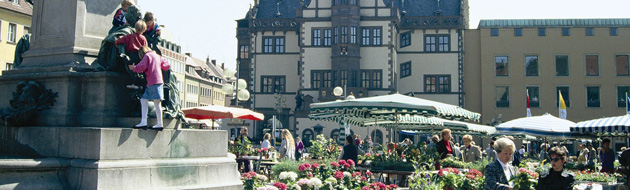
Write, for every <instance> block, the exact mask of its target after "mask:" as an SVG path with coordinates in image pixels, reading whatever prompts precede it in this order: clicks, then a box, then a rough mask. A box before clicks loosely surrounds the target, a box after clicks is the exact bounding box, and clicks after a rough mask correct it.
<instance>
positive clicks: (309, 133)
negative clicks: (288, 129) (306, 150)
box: [302, 129, 315, 145]
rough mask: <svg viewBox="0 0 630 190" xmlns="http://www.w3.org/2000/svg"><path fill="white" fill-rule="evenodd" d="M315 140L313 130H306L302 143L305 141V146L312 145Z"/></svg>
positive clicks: (303, 133)
mask: <svg viewBox="0 0 630 190" xmlns="http://www.w3.org/2000/svg"><path fill="white" fill-rule="evenodd" d="M313 139H315V135H314V133H313V130H311V129H305V130H304V131H302V141H304V145H310V144H311V140H313Z"/></svg>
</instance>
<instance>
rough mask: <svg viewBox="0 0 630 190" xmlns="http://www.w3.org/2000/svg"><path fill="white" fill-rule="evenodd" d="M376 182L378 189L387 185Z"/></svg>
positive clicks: (385, 187)
mask: <svg viewBox="0 0 630 190" xmlns="http://www.w3.org/2000/svg"><path fill="white" fill-rule="evenodd" d="M376 184H378V188H380V189H387V185H385V184H384V183H381V182H378V183H376Z"/></svg>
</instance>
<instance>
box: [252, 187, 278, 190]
mask: <svg viewBox="0 0 630 190" xmlns="http://www.w3.org/2000/svg"><path fill="white" fill-rule="evenodd" d="M256 190H278V188H277V187H274V186H267V187H259V188H256Z"/></svg>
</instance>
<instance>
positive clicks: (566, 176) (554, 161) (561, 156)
mask: <svg viewBox="0 0 630 190" xmlns="http://www.w3.org/2000/svg"><path fill="white" fill-rule="evenodd" d="M549 158H550V160H551V168H549V171H545V172H542V173H541V174H540V178H538V185H536V190H542V189H554V190H571V189H573V183H574V182H575V179H574V178H573V177H574V176H573V174H572V173H570V172H569V171H567V170H565V169H564V164H566V163H567V152H566V151H565V150H564V149H563V148H560V147H553V148H551V150H549Z"/></svg>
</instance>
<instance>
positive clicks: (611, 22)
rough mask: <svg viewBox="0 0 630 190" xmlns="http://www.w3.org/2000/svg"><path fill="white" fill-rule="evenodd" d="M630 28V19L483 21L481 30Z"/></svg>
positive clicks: (480, 24)
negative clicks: (566, 27)
mask: <svg viewBox="0 0 630 190" xmlns="http://www.w3.org/2000/svg"><path fill="white" fill-rule="evenodd" d="M564 26H572V27H589V26H590V27H611V26H621V27H630V19H627V18H619V19H499V20H481V21H479V28H501V27H505V28H512V27H564Z"/></svg>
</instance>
